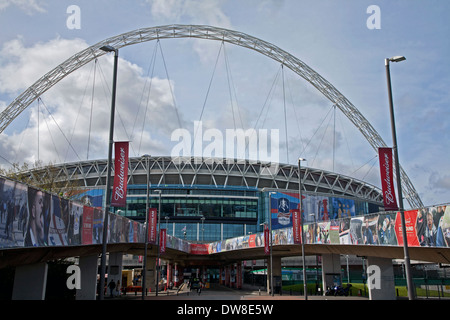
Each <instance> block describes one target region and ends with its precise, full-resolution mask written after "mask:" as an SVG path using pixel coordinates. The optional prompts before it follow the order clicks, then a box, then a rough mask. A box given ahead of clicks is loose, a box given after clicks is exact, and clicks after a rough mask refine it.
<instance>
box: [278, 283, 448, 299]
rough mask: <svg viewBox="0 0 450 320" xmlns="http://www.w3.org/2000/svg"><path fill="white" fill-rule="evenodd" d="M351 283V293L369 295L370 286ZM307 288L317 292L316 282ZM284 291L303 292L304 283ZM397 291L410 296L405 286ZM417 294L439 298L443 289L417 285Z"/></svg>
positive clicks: (445, 294)
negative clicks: (425, 287)
mask: <svg viewBox="0 0 450 320" xmlns="http://www.w3.org/2000/svg"><path fill="white" fill-rule="evenodd" d="M345 285H346V284H344V285H343V286H344V287H345ZM351 285H352V287H351V288H350V292H351V293H350V295H352V296H358V295H361V296H364V293H365V294H366V296H367V297H368V296H369V288H368V287H367V285H366V286H365V291H364V284H362V283H351ZM321 289H322V288H321ZM307 290H308V293H315V291H316V285H315V284H314V283H308V284H307ZM283 291H284V292H286V291H287V292H289V291H292V293H295V294H298V292H301V293H303V283H300V284H293V285H287V286H283ZM321 292H322V291H321ZM395 293H396V295H397V296H398V297H408V291H407V289H406V287H405V286H395ZM416 295H417V296H418V297H427V296H428V297H436V298H437V297H439V296H440V297H442V291H440V292H438V291H437V290H428V293H427V290H426V289H424V288H420V287H417V288H416ZM444 297H450V293H445V292H444Z"/></svg>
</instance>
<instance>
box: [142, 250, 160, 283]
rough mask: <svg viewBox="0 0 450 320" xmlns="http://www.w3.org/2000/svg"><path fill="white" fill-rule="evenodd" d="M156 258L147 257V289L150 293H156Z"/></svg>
mask: <svg viewBox="0 0 450 320" xmlns="http://www.w3.org/2000/svg"><path fill="white" fill-rule="evenodd" d="M156 259H157V258H156V256H149V257H147V270H146V271H145V287H146V288H142V290H145V289H147V290H148V292H155V291H156Z"/></svg>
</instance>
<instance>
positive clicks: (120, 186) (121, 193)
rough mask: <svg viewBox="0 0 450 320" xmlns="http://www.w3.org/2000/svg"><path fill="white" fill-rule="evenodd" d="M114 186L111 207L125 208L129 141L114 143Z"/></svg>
mask: <svg viewBox="0 0 450 320" xmlns="http://www.w3.org/2000/svg"><path fill="white" fill-rule="evenodd" d="M114 152H115V158H114V161H115V162H114V186H113V191H112V197H111V206H113V207H125V206H126V203H127V180H128V141H125V142H116V143H114Z"/></svg>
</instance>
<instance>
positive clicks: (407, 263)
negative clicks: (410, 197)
mask: <svg viewBox="0 0 450 320" xmlns="http://www.w3.org/2000/svg"><path fill="white" fill-rule="evenodd" d="M404 60H406V58H405V57H403V56H396V57H392V58H386V59H385V65H386V78H387V85H388V94H389V111H390V116H391V129H392V142H393V146H392V149H393V151H394V159H395V172H396V178H397V193H398V203H399V211H400V216H401V225H402V236H403V251H404V260H405V269H406V282H407V286H408V297H409V300H413V299H414V296H415V294H414V288H413V282H412V276H411V263H410V259H409V250H408V239H407V236H406V226H405V213H404V208H403V194H402V184H401V177H400V164H399V163H400V161H399V159H398V147H397V134H396V130H395V118H394V103H393V99H392V86H391V74H390V68H389V62H400V61H404Z"/></svg>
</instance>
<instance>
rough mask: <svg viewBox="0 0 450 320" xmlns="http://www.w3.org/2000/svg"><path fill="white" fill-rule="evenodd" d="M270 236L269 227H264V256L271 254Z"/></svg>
mask: <svg viewBox="0 0 450 320" xmlns="http://www.w3.org/2000/svg"><path fill="white" fill-rule="evenodd" d="M269 242H270V234H269V228H267V226H264V254H266V255H268V254H270V244H269Z"/></svg>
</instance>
